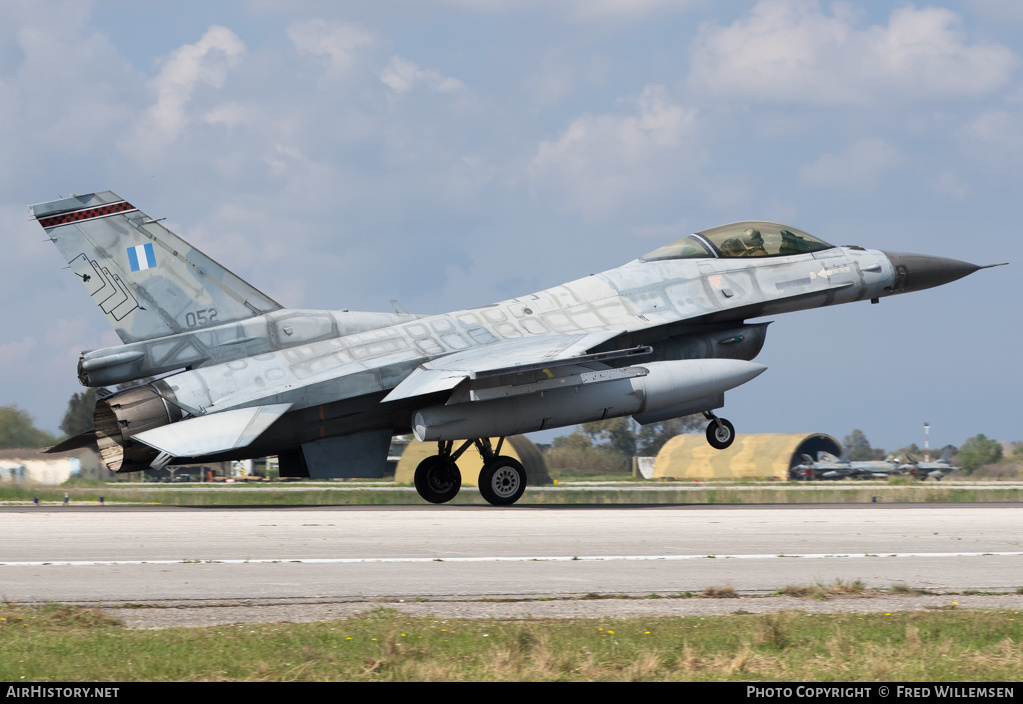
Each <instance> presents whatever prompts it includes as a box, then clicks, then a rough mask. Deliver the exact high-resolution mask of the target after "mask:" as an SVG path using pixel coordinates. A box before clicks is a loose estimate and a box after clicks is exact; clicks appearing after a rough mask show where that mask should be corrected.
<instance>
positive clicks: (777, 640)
mask: <svg viewBox="0 0 1023 704" xmlns="http://www.w3.org/2000/svg"><path fill="white" fill-rule="evenodd" d="M0 619H2V620H0V680H2V681H6V682H33V683H37V682H92V681H106V682H133V681H200V682H203V681H205V682H208V681H275V682H277V681H642V680H646V681H751V682H752V681H756V682H770V681H788V682H796V681H807V682H867V681H877V680H880V681H882V682H890V681H903V682H912V681H933V682H955V681H960V682H976V681H983V682H1015V681H1018V679H1019V673H1020V672H1021V671H1023V643H1021V641H1023V612H1018V611H1001V612H996V611H958V610H955V609H953V610H950V611H931V612H906V613H890V614H817V615H814V614H805V613H794V612H785V613H774V614H733V615H728V616H716V617H698V616H691V617H684V618H633V619H584V620H575V621H562V620H532V621H495V620H489V619H488V620H458V619H446V620H440V619H436V618H419V617H411V616H406V615H403V614H401V613H398V612H396V611H393V610H386V609H382V610H377V611H373V612H370V613H368V614H366V615H364V616H361V617H358V618H353V619H349V620H344V621H325V622H319V623H307V624H294V623H274V624H259V625H253V624H245V625H233V626H211V627H205V628H170V629H165V630H150V631H144V630H130V629H127V628H125V627H123V626H122V625H120V624H119V623H118V622H117V621H115V620H113V619H111V618H110V617H109V616H107V615H105V614H104V613H103V612H99V611H94V610H88V609H79V608H75V607H66V606H48V607H43V608H28V607H20V606H17V605H11V604H7V605H3V606H2V607H0Z"/></svg>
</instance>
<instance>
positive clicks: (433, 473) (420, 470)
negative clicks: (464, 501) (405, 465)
mask: <svg viewBox="0 0 1023 704" xmlns="http://www.w3.org/2000/svg"><path fill="white" fill-rule="evenodd" d="M415 482H416V491H418V492H419V495H420V496H422V497H423V498H424V499H425V500H426V501H429V502H430V503H431V504H445V503H447V502H448V501H451V499H453V498H455V496H456V495H457V494H458V490H459V489H461V488H462V473H461V472H459V471H458V465H457V464H455V463H454V462H452V461H450V460H445V459H444V458H442V457H441V456H440V455H432V456H430V457H427V458H426V459H425V460H423V461H422V462H420V463H419V466H418V467H416V478H415Z"/></svg>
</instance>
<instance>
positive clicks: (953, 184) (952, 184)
mask: <svg viewBox="0 0 1023 704" xmlns="http://www.w3.org/2000/svg"><path fill="white" fill-rule="evenodd" d="M934 190H936V191H937V192H938V193H941V194H942V195H945V196H948V197H949V198H951V199H952V200H955V201H961V200H966V198H967V197H968V196H969V195H970V187H969V186H968V185H967V184H965V183H963V181H962V180H960V179H959V177H958V176H956V175H955V174H954V173H953V172H951V171H942V172H941V173H940V174H938V176H937V178H936V179H935V181H934Z"/></svg>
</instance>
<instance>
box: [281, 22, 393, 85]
mask: <svg viewBox="0 0 1023 704" xmlns="http://www.w3.org/2000/svg"><path fill="white" fill-rule="evenodd" d="M288 38H289V39H291V43H292V44H294V46H295V50H296V51H297V52H298V53H299V54H302V55H305V56H318V57H320V58H322V59H325V60H326V61H327V63H328V65H329V66H330V69H331V71H332V72H333V73H338V74H339V73H345V72H347V71H349V70H350V69H351V68H352V67H353V66H354V65H355V59H356V54H357V53H358V51H359V50H360V49H362V48H364V47H369V46H372V45H373V44H374V43H375V42H376V37H374V35H373V34H370V33H369V32H364V31H363V30H361V29H359V28H358V27H357V26H356V25H354V24H349V23H345V22H328V21H327V20H323V19H313V20H305V21H303V22H296V23H294V24H292V25H291V26H290V27H288Z"/></svg>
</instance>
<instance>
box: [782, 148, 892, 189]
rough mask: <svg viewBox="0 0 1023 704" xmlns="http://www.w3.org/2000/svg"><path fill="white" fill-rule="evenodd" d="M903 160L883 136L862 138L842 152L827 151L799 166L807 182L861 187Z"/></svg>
mask: <svg viewBox="0 0 1023 704" xmlns="http://www.w3.org/2000/svg"><path fill="white" fill-rule="evenodd" d="M900 161H901V159H900V157H899V152H898V151H897V150H896V149H895V148H894V147H892V146H891V145H890V144H888V143H886V142H884V141H882V140H880V139H861V140H860V141H858V142H856V143H855V144H851V145H850V146H849V147H847V148H846V149H845V151H843V152H842V153H841V154H824V155H823V156H821V158H820V159H818V160H817V161H816V162H814V163H813V164H807V165H805V166H802V167H800V169H799V181H800V183H802V184H803V185H804V186H816V187H822V188H836V189H862V188H866V187H870V186H873V185H875V184H876V182H877V181H878V179H880V178H881V176H882V175H883V174H884V172H886V171H889V170H891V169H893V168H894V167H895V166H897V165H898V164H899V162H900Z"/></svg>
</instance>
